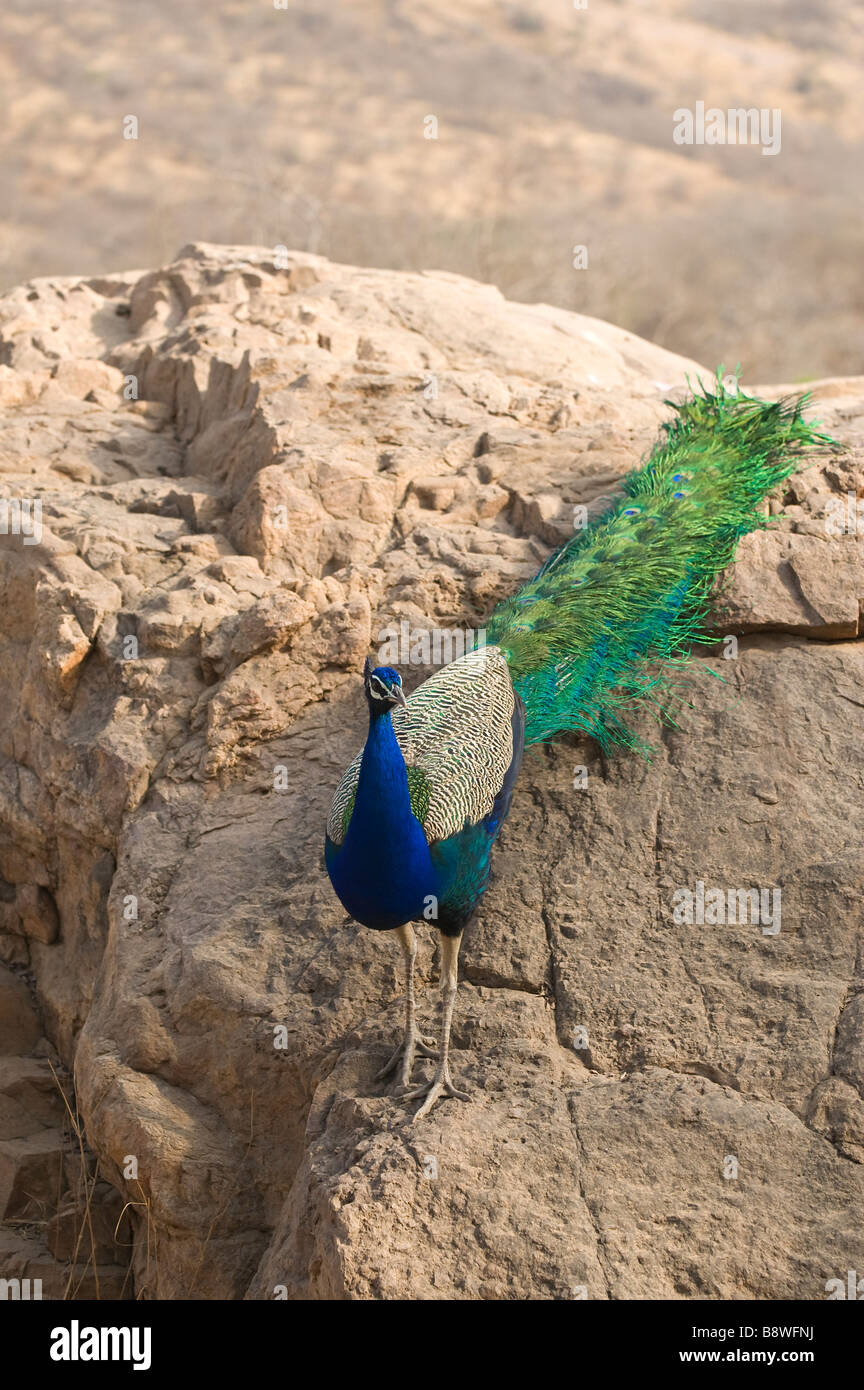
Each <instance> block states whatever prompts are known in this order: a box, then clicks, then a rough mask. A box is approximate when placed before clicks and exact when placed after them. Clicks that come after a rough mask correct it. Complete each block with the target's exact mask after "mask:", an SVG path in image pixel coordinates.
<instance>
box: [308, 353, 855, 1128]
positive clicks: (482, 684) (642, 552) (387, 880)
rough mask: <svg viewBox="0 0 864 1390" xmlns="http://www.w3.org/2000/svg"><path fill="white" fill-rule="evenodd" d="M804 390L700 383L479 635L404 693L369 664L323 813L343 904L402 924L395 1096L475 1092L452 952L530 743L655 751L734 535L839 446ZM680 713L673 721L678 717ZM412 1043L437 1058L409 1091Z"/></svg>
mask: <svg viewBox="0 0 864 1390" xmlns="http://www.w3.org/2000/svg"><path fill="white" fill-rule="evenodd" d="M806 401H807V397H806V395H805V396H801V397H799V398H795V399H789V400H784V401H779V402H767V401H763V400H759V399H758V398H756V397H754V396H749V395H745V394H744V393H743V392H741V391H739V390H738V389H737V381H736V382H734V383H732V384H729V383H728V382H727V385H724V384H723V383H722V382H721V378H720V374H719V373H718V377H717V381H716V383H709V384H708V386H703V384H702V382H701V381H700V382H699V383H698V384H697V385H696V386H690V389H689V392H688V395H687V398H686V399H685V400H684V401H683V402H679V403H675V402H672V401H667V402H666V404H667V405H668V406H670V407H671V409H672V411H673V414H672V416H671V418H670V419H669V420H668V421H667V422H666V423H665V424H664V425H663V427H662V433H661V436H660V438H659V440H658V441H657V443H656V444H655V446H654V448H653V449H652V450H651V452H650V453H649V455H648V457H647V459H646V460H645V462H644V465H643V466H642V467H639V468H637V469H636V470H635V471H634V472H632V473H630V474H629V475H628V476H627V477H626V478H625V479H624V480H623V482H622V484H621V494H620V496H619V497H618V498H617V500H613V501H611V502H610V503H609V505H608V506H607V507H606V509H605V511H604V512H603V513H602V514H601V515H600V516H599V517H598V518H596V519H595V520H594V521H593V522H592V523H591V524H586V525H585V526H584V527H583V528H582V529H580V530H578V531H574V534H573V536H572V538H570V539H569V540H568V541H567V542H566V543H565V544H564V545H563V546H561V548H560V549H559V550H557V551H556V552H555V553H554V554H553V555H552V556H551V557H550V558H549V559H548V560H547V561H546V563H545V564H544V565H543V567H542V568H541V569H540V571H539V573H538V574H537V575H536V576H535V577H534V578H533V579H532V580H530V581H529V582H528V583H527V584H525V586H524V587H523V588H522V589H520V590H519V592H518V593H517V594H515V595H514V596H513V597H511V598H509V599H506V600H505V601H503V602H502V603H500V604H499V605H498V607H497V608H496V609H495V610H494V612H493V613H492V615H491V618H490V619H489V620H488V621H487V624H486V634H485V644H484V645H478V646H475V648H474V649H472V650H470V651H469V652H467V653H466V654H465V655H464V656H462V657H459V658H458V659H457V660H455V661H452V662H450V663H449V664H448V665H446V666H443V667H441V668H440V669H439V670H438V671H436V672H435V673H434V674H433V675H432V676H430V677H429V679H428V680H425V681H424V682H423V683H422V684H421V685H419V686H418V688H417V689H416V690H414V691H413V693H412V694H411V695H409V696H407V697H406V695H405V692H404V689H403V686H402V679H401V677H400V675H399V673H398V671H396V670H395V669H394V668H393V667H391V666H377V667H374V668H373V666H372V663H371V661H370V660H369V659H367V661H366V664H365V668H364V674H363V681H364V689H365V696H366V703H367V705H368V710H369V730H368V735H367V738H366V743H365V745H364V747H363V749H362V750H361V751H360V752H359V753H358V754H357V756H356V758H355V759H354V760H353V762H352V763H351V764H350V766H349V767H348V768H347V769H346V771H345V773H344V775H343V777H342V779H341V781H340V782H339V785H338V787H337V788H336V792H335V794H334V796H333V800H332V804H331V807H330V812H329V816H328V821H327V832H326V837H325V862H326V866H327V871H328V873H329V875H330V880H331V883H332V885H333V888H334V889H335V892H336V894H337V896H338V897H339V899H340V901H341V902H342V904H343V906H344V908H345V910H346V911H347V912H348V913H349V914H350V916H351V917H352V918H354V919H355V920H356V921H357V922H360V923H362V924H363V925H364V926H366V927H370V928H371V929H372V930H373V931H388V932H395V934H396V937H397V939H398V942H399V945H400V947H401V950H402V952H403V954H404V958H405V968H406V1001H407V1002H406V1018H405V1030H404V1036H403V1038H402V1041H401V1042H400V1043H399V1046H398V1047H397V1048H396V1051H395V1052H394V1054H393V1056H392V1057H391V1058H390V1059H389V1061H388V1062H387V1064H386V1066H385V1067H384V1068H383V1069H382V1070H381V1072H379V1073H378V1077H379V1078H383V1077H385V1076H387V1075H389V1073H390V1072H392V1071H393V1070H394V1069H395V1068H396V1067H397V1066H398V1068H399V1074H398V1079H397V1083H396V1089H397V1094H400V1095H401V1096H402V1097H403V1098H404V1099H405V1100H408V1101H411V1100H416V1099H422V1104H421V1105H420V1106H419V1108H418V1109H417V1112H416V1114H415V1115H414V1117H413V1119H414V1120H418V1119H421V1118H422V1117H423V1116H424V1115H427V1114H428V1113H429V1111H430V1109H431V1108H432V1106H433V1105H434V1104H435V1102H436V1101H437V1100H439V1099H440V1098H441V1097H443V1096H452V1097H456V1098H458V1099H461V1100H464V1099H467V1098H468V1095H467V1092H466V1091H464V1090H463V1089H461V1088H459V1087H457V1086H456V1085H455V1084H454V1081H453V1078H452V1075H451V1071H450V1059H449V1047H450V1030H451V1023H452V1018H453V1008H454V1003H455V998H456V989H457V964H458V955H459V945H460V941H461V938H462V933H463V931H464V929H465V925H466V923H467V922H468V920H469V918H470V917H471V914H472V912H473V911H474V909H475V908H476V906H477V903H478V902H479V900H480V897H481V896H482V894H483V892H484V890H485V888H486V886H487V883H488V880H489V871H490V856H491V851H492V846H493V844H494V842H495V839H496V837H497V835H498V833H499V831H500V830H501V826H502V825H503V823H504V820H505V818H506V816H507V813H508V811H509V809H510V802H511V797H512V795H513V789H514V786H515V783H516V779H517V776H518V773H519V768H520V764H521V761H522V755H523V750H524V749H525V748H526V747H528V746H529V745H531V744H535V743H542V742H545V741H546V740H548V739H551V738H553V737H554V736H555V735H556V734H559V733H562V732H564V731H567V730H575V731H578V732H580V733H582V734H587V735H590V736H591V737H592V738H593V739H595V740H596V741H597V743H599V745H600V746H601V748H603V749H604V750H609V749H611V748H613V747H614V746H616V745H617V746H623V747H624V748H628V749H631V750H638V751H640V752H642V753H645V754H648V755H650V748H649V747H648V746H647V745H646V744H645V743H644V741H643V739H642V738H641V737H640V736H639V735H638V733H637V732H636V731H635V729H634V727H633V717H634V715H635V714H637V713H638V712H639V711H640V709H644V708H645V707H648V708H650V709H651V710H652V711H653V712H654V713H655V715H657V716H658V717H659V718H661V719H664V720H670V719H672V710H673V708H674V701H675V699H676V692H679V697H680V689H681V687H680V681H679V679H678V677H679V673H680V671H681V668H682V667H683V666H684V665H685V664H686V662H687V660H688V657H689V654H690V652H691V649H692V647H693V646H694V644H695V643H697V642H698V643H704V642H706V641H709V640H710V636H709V633H708V631H707V629H706V625H707V621H708V615H709V612H710V601H711V595H712V590H713V589H714V586H715V582H716V580H717V578H718V576H719V574H720V573H721V571H722V570H724V569H725V568H726V566H728V565H729V564H730V563H731V561H732V560H733V558H734V555H735V550H736V546H737V543H738V541H739V540H740V538H741V537H742V536H744V535H746V534H747V533H748V532H750V531H754V530H757V529H759V528H761V527H764V526H766V525H767V518H766V515H765V511H766V509H764V508H762V506H761V503H762V502H763V499H764V498H765V496H766V494H767V493H768V492H770V491H771V489H773V488H774V487H776V486H777V485H778V484H779V483H781V482H782V481H783V480H784V479H785V478H787V477H788V476H789V475H790V474H791V473H792V472H793V471H794V470H795V468H796V467H797V466H798V464H799V461H800V459H801V458H802V456H813V454H814V453H817V452H819V451H821V450H823V449H824V448H825V447H827V446H830V445H831V444H832V443H833V441H831V440H830V439H829V438H828V437H827V436H826V435H823V434H820V433H817V431H816V429H815V428H814V427H813V426H812V425H810V424H808V423H806V422H805V420H804V418H803V408H804V406H805V404H806ZM673 722H674V720H673ZM424 921H426V922H432V923H434V925H435V926H437V928H438V931H439V932H440V934H441V936H440V946H441V1000H442V1009H441V1013H442V1017H441V1034H440V1044H439V1048H438V1050H437V1051H436V1050H435V1044H434V1040H433V1039H431V1038H427V1037H424V1036H423V1034H422V1033H421V1032H420V1030H419V1028H418V1025H417V1018H416V1000H415V982H414V974H415V959H416V954H417V943H416V936H415V932H414V926H413V923H415V922H424ZM417 1054H420V1055H421V1056H425V1057H432V1058H437V1065H436V1067H435V1070H434V1075H433V1077H432V1079H431V1080H429V1081H428V1082H426V1083H424V1084H423V1085H422V1086H419V1087H417V1088H414V1089H412V1088H411V1073H412V1067H413V1064H414V1061H415V1057H416V1056H417Z"/></svg>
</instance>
